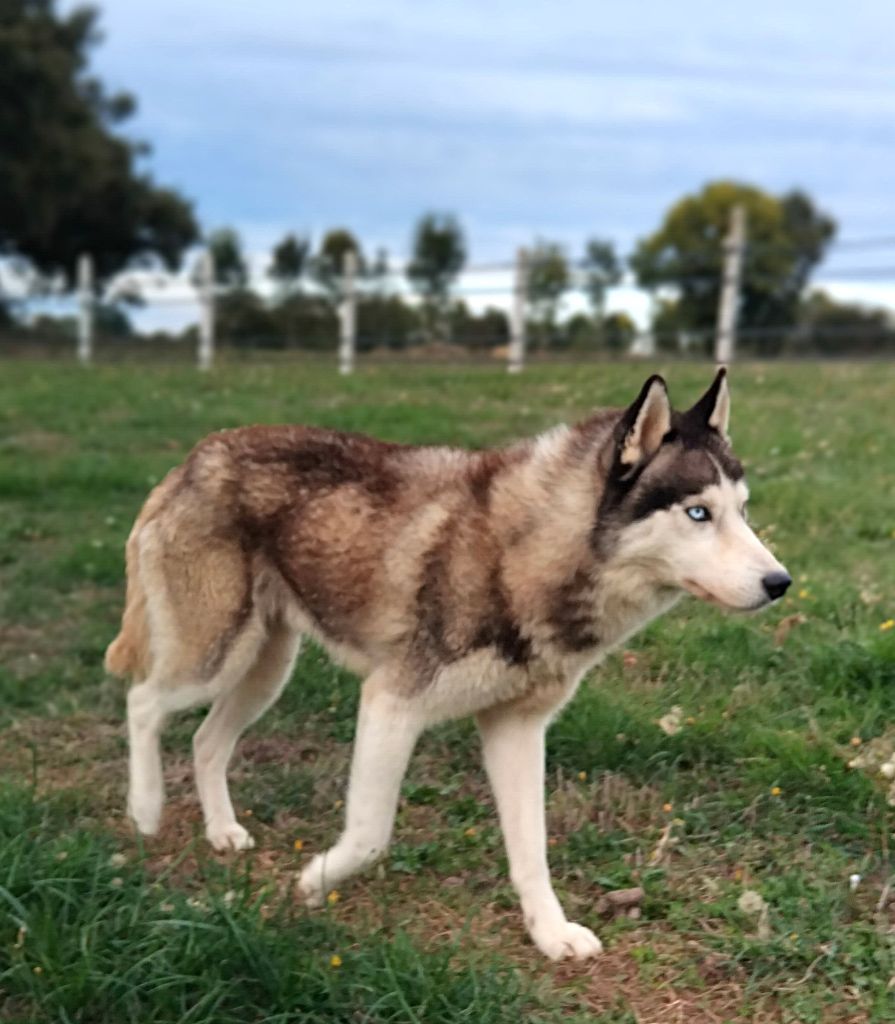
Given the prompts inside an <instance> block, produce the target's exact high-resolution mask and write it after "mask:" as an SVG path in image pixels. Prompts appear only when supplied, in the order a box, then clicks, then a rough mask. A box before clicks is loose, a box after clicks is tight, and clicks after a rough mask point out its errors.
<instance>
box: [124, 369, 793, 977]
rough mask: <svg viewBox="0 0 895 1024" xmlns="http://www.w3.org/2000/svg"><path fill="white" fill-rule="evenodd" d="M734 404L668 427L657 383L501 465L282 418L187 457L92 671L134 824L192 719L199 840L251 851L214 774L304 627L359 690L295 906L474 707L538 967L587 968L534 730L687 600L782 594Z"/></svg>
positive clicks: (155, 808) (162, 489)
mask: <svg viewBox="0 0 895 1024" xmlns="http://www.w3.org/2000/svg"><path fill="white" fill-rule="evenodd" d="M729 408H730V398H729V392H728V387H727V382H726V379H725V373H724V371H723V370H721V371H720V372H719V373H718V375H717V377H716V378H715V380H714V382H713V383H712V385H711V387H710V388H709V389H708V391H707V392H706V394H705V395H703V397H702V398H701V399H700V400H699V401H698V402H697V403H696V404H695V405H694V406H693V408H692V409H690V410H689V411H687V412H683V413H681V412H673V411H672V409H671V406H670V404H669V400H668V394H667V391H666V387H665V382H664V381H663V380H662V378H661V377H658V376H654V377H651V378H650V379H649V380H648V381H647V382H646V383H645V384H644V386H643V389H642V390H641V392H640V394H639V395H638V397H637V398H636V400H635V401H634V402H633V403H632V404H631V405H630V406H629V407H628V408H627V409H623V410H618V409H615V410H612V409H609V410H602V411H599V412H597V413H595V414H594V415H593V416H591V417H590V418H589V419H586V420H584V421H583V422H582V423H579V424H578V425H577V426H574V427H571V428H566V427H562V428H558V429H555V430H552V431H550V432H548V433H546V434H544V435H542V436H541V437H538V438H536V439H534V440H531V441H523V442H521V443H518V444H514V445H511V446H509V447H506V448H498V449H491V450H484V451H461V450H457V449H453V448H439V447H407V446H402V445H397V444H388V443H385V442H382V441H377V440H374V439H372V438H368V437H363V436H360V435H357V434H347V433H340V432H336V431H330V430H320V429H315V428H312V427H297V426H286V427H263V426H259V427H247V428H244V429H238V430H228V431H223V432H221V433H218V434H212V435H211V436H210V437H208V438H206V439H205V440H204V441H202V442H200V443H199V444H198V445H197V446H196V448H195V449H194V450H193V451H192V453H191V454H190V456H189V457H188V458H187V460H186V462H185V463H184V464H183V465H182V466H179V467H178V468H176V469H174V470H172V471H171V472H170V473H169V474H168V476H167V477H166V478H165V479H164V480H163V481H162V483H160V484H159V485H158V486H157V487H156V488H155V489H154V490H153V492H152V493H151V494H150V496H149V498H148V500H147V502H146V504H145V505H144V507H143V509H142V511H141V512H140V515H139V517H138V518H137V521H136V524H135V526H134V528H133V531H132V532H131V535H130V538H129V540H128V543H127V573H128V579H127V599H126V607H125V610H124V618H123V623H122V628H121V632H120V634H119V636H118V637H117V638H116V639H115V641H114V642H113V643H112V644H111V646H110V647H109V650H108V652H107V654H106V667H107V668H108V670H109V671H110V672H113V673H115V674H118V675H131V676H132V677H133V680H134V685H133V686H132V688H131V689H130V692H129V693H128V698H127V723H128V734H129V740H130V791H129V798H128V811H129V813H130V815H131V816H132V818H133V819H134V821H135V822H136V825H137V827H138V828H139V830H140V831H141V832H144V833H147V834H152V833H154V832H155V831H156V830H157V829H158V827H159V820H160V817H161V813H162V804H163V800H164V786H163V779H162V766H161V757H160V751H159V736H160V733H161V730H162V727H163V725H164V723H165V720H166V718H167V717H168V716H169V715H170V714H171V713H172V712H175V711H178V710H181V709H184V708H187V707H190V706H193V705H196V704H200V703H207V704H211V710H210V712H209V714H208V716H207V717H206V719H205V720H204V722H203V723H202V725H201V726H200V728H199V730H198V731H197V732H196V735H195V739H194V742H193V749H194V756H195V773H196V786H197V789H198V792H199V798H200V801H201V804H202V810H203V813H204V817H205V827H206V835H207V837H208V840H209V841H210V843H211V844H212V846H213V847H214V848H215V849H216V850H244V849H247V848H249V847H251V846H252V845H253V842H252V838H251V836H250V835H249V834H248V833H247V832H246V830H245V829H244V828H243V827H242V825H240V824H238V823H237V821H236V817H235V815H234V812H233V805H232V804H231V802H230V795H229V793H228V789H227V777H226V772H227V764H228V762H229V760H230V757H231V755H232V753H233V749H234V746H235V744H236V741H237V739H238V738H239V736H240V734H241V733H242V731H243V730H244V729H245V728H246V726H248V725H249V724H250V723H251V722H253V721H254V720H255V719H257V718H258V716H259V715H261V713H262V712H263V711H264V710H265V709H266V708H268V707H269V706H270V705H271V704H272V703H273V702H274V701H275V700H276V699H277V697H278V696H279V694H280V692H281V691H282V689H283V687H284V685H285V684H286V682H287V681H288V679H289V677H290V674H291V672H292V668H293V665H294V662H295V657H296V654H297V652H298V648H299V642H300V640H301V637H302V636H303V635H308V636H311V637H314V638H316V639H317V640H318V641H319V642H320V643H321V644H323V645H324V646H325V647H326V649H327V650H328V651H329V652H330V653H331V654H332V656H333V657H334V658H336V659H338V660H339V661H340V662H342V663H344V664H346V665H347V666H348V667H349V668H351V669H353V670H355V671H357V672H358V673H361V674H362V675H364V676H365V682H364V683H363V688H362V691H361V698H360V713H359V717H358V723H357V734H356V738H355V744H354V755H353V763H352V766H351V775H350V782H349V787H348V796H347V802H346V817H345V826H344V831H343V832H342V835H341V837H340V838H339V840H338V842H336V844H335V846H333V847H332V848H331V849H330V850H328V851H327V852H326V853H322V854H318V855H317V856H315V857H314V858H313V859H312V860H311V861H310V863H309V864H308V865H307V866H306V867H305V869H304V871H303V872H302V874H301V878H300V880H299V888H300V891H301V893H302V895H303V896H304V897H305V898H306V899H307V900H308V901H309V902H310V903H311V904H316V903H319V902H320V901H321V900H322V899H323V897H324V894H325V893H326V892H327V891H328V890H329V889H332V888H333V887H334V886H336V885H337V884H338V883H339V882H341V881H342V880H343V879H345V878H346V877H348V876H349V875H352V874H354V873H355V872H357V871H359V870H360V869H361V868H363V867H365V866H367V865H369V864H370V863H371V862H372V861H374V860H375V859H376V858H378V857H379V856H380V855H381V854H382V853H383V851H384V850H385V849H386V846H387V844H388V842H389V838H390V836H391V831H392V825H393V822H394V816H395V808H396V805H397V802H398V795H399V790H400V786H401V779H402V777H403V775H404V771H405V769H406V767H407V762H408V759H409V758H410V755H411V752H412V750H413V747H414V745H415V743H416V740H417V738H418V736H419V735H420V733H421V732H422V731H423V730H424V729H425V728H427V727H428V726H430V725H432V724H433V723H435V722H439V721H442V720H444V719H448V718H456V717H459V716H464V715H475V716H476V719H477V722H478V726H479V730H480V733H481V740H482V746H483V750H484V761H485V766H486V769H487V772H488V776H489V778H490V781H491V784H492V787H493V789H494V794H495V797H496V802H497V808H498V812H499V816H500V823H501V826H502V829H503V833H504V838H505V842H506V849H507V855H508V858H509V865H510V873H511V877H512V881H513V884H514V886H515V888H516V890H517V891H518V894H519V898H520V900H521V903H522V910H523V913H524V917H525V924H526V926H527V928H528V931H529V933H530V935H531V938H532V940H533V941H534V943H535V945H536V946H537V947H538V948H539V949H540V950H541V951H542V952H543V953H545V954H546V955H547V956H548V957H551V958H553V959H560V958H563V957H573V958H576V959H586V958H588V957H592V956H595V955H596V954H597V953H599V951H600V948H601V947H600V942H599V940H598V939H597V938H596V936H595V935H594V934H593V933H592V932H591V931H590V930H589V929H587V928H585V927H583V926H581V925H578V924H573V923H572V922H570V921H568V920H567V919H566V916H565V914H564V913H563V910H562V908H561V906H560V904H559V901H558V900H557V898H556V895H555V894H554V892H553V888H552V886H551V883H550V875H549V870H548V866H547V854H546V850H547V844H546V833H545V824H544V810H543V798H544V733H545V730H546V728H547V725H548V723H549V722H550V720H551V718H552V717H553V716H555V715H556V714H557V712H558V711H559V710H560V708H562V707H563V705H564V704H565V703H566V702H567V701H568V700H569V698H570V697H571V696H572V694H573V693H574V692H575V688H576V687H577V685H578V682H579V680H580V679H581V677H582V676H583V675H584V674H585V673H586V672H587V671H588V669H590V668H592V667H593V666H594V665H595V664H596V663H597V662H598V661H600V659H601V658H603V657H604V656H605V655H606V653H607V652H608V651H610V650H612V649H613V648H614V647H616V646H617V645H618V644H620V643H621V642H623V641H624V640H625V639H626V638H627V637H629V636H630V635H631V634H632V633H634V632H635V631H636V630H638V629H639V628H640V627H641V626H643V625H645V624H646V623H647V622H649V621H650V620H651V619H653V618H655V616H657V615H659V614H660V613H661V612H663V611H665V610H666V609H668V608H670V607H671V606H672V605H673V604H674V603H675V602H676V601H677V600H678V598H679V597H680V596H681V595H682V594H683V593H684V592H689V593H691V594H694V595H695V596H696V597H699V598H701V599H703V600H705V601H710V602H712V603H713V604H716V605H719V606H721V607H723V608H729V609H736V610H741V611H747V610H751V609H757V608H760V607H762V606H763V605H766V604H768V603H769V602H771V601H773V600H775V599H776V598H779V597H781V596H782V594H783V593H784V592H785V591H786V589H787V587H788V586H789V584H790V582H791V580H790V577H789V576H788V575H787V573H786V571H785V570H784V568H783V566H782V565H781V564H780V563H779V562H778V561H777V560H776V558H774V556H773V555H772V554H771V553H770V552H769V551H768V550H767V549H766V548H765V547H764V546H763V545H762V544H761V542H760V541H759V540H758V538H757V537H756V536H755V534H754V533H753V532H752V530H751V529H750V528H749V526H748V525H747V524H746V519H745V506H746V498H747V490H746V484H745V482H744V480H743V469H742V466H741V465H740V463H739V462H738V461H737V459H736V458H735V456H734V455H733V452H732V450H731V447H730V443H729V440H728V437H727V423H728V414H729Z"/></svg>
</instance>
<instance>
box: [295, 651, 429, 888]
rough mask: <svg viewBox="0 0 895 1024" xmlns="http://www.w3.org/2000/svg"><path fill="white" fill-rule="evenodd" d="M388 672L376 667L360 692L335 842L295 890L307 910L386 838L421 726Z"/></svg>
mask: <svg viewBox="0 0 895 1024" xmlns="http://www.w3.org/2000/svg"><path fill="white" fill-rule="evenodd" d="M392 680H393V675H392V672H391V670H389V669H377V670H376V671H375V672H373V674H372V675H371V676H370V677H369V678H368V679H367V680H366V682H365V683H364V686H363V691H362V693H361V703H360V712H359V714H358V720H357V734H356V736H355V740H354V754H353V757H352V762H351V776H350V779H349V784H348V797H347V799H346V806H345V828H344V830H343V832H342V835H341V836H340V837H339V840H338V842H337V843H336V845H335V846H333V847H332V848H331V849H330V850H327V851H326V852H325V853H321V854H318V855H317V856H316V857H314V858H313V860H311V862H310V863H309V864H308V866H307V867H306V868H305V869H304V871H302V873H301V878H300V880H299V891H300V892H301V893H302V895H303V896H304V897H305V898H306V900H307V901H308V903H310V904H311V905H312V906H314V905H317V904H319V903H321V902H322V900H323V898H324V895H325V894H326V892H327V891H328V890H329V889H332V888H333V887H334V886H336V885H338V884H339V883H340V882H341V881H342V880H343V879H344V878H347V877H348V876H349V875H353V874H355V873H356V872H357V871H360V870H361V869H362V868H364V867H366V866H367V865H369V864H371V863H373V862H374V861H375V860H376V859H377V858H378V857H379V856H380V855H381V854H382V853H383V852H384V851H385V849H386V848H387V846H388V843H389V840H390V838H391V833H392V826H393V824H394V820H395V811H396V809H397V806H398V796H399V793H400V790H401V780H402V779H403V777H404V772H405V771H406V770H407V762H408V761H409V760H410V755H411V754H412V753H413V748H414V746H415V745H416V741H417V738H418V737H419V735H420V733H421V732H422V730H423V727H424V725H425V722H424V721H423V718H422V716H421V714H420V712H419V709H418V705H417V704H415V703H414V701H412V700H408V699H407V698H405V697H401V696H400V695H399V694H397V693H396V692H395V690H394V688H393V687H392V686H391V685H390V683H391V682H392Z"/></svg>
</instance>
